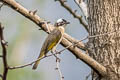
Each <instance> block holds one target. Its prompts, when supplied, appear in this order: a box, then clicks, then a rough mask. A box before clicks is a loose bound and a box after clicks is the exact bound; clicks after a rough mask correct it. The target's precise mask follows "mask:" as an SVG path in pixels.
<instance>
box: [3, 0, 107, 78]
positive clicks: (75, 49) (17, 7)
mask: <svg viewBox="0 0 120 80" xmlns="http://www.w3.org/2000/svg"><path fill="white" fill-rule="evenodd" d="M2 2H4V3H5V4H7V5H8V6H9V7H11V8H12V9H14V10H16V11H17V12H19V13H20V14H22V15H23V16H25V17H26V18H28V19H30V20H31V21H33V22H34V23H36V24H37V25H38V26H39V27H41V28H42V29H43V30H44V31H47V28H46V25H45V24H43V22H44V20H43V19H41V18H40V17H39V16H37V15H36V14H33V12H30V11H28V10H27V9H25V8H24V7H23V6H21V5H20V4H18V3H17V2H16V1H14V0H2ZM48 25H49V27H50V28H51V30H52V29H53V28H54V27H53V25H51V24H48ZM74 42H76V43H77V42H78V40H75V39H74V38H72V37H71V36H69V35H67V34H64V38H63V40H62V42H61V44H62V45H63V46H64V47H67V46H69V45H72V43H74ZM81 44H82V45H81ZM79 46H80V47H81V48H83V50H84V49H85V45H84V44H83V43H82V42H79ZM68 50H69V51H71V52H72V53H73V54H74V55H76V56H77V57H78V58H79V59H81V60H82V61H84V62H85V63H87V64H88V65H89V66H90V67H91V68H93V69H94V70H96V71H97V72H98V73H100V74H101V75H103V76H104V75H105V74H106V68H105V67H104V66H102V65H101V64H99V63H98V62H96V61H95V60H94V59H92V58H91V57H89V56H88V55H86V54H84V53H82V51H81V50H80V49H79V48H78V46H77V47H75V46H70V47H69V48H68Z"/></svg>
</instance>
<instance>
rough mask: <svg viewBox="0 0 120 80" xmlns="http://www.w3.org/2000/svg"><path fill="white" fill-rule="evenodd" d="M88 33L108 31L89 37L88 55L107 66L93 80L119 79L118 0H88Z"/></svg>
mask: <svg viewBox="0 0 120 80" xmlns="http://www.w3.org/2000/svg"><path fill="white" fill-rule="evenodd" d="M88 12H89V20H88V24H89V35H99V34H104V33H110V34H107V35H102V36H99V37H95V38H90V39H89V42H88V43H89V46H88V47H89V48H90V49H91V50H92V51H90V56H92V57H93V58H94V59H95V60H97V61H98V62H99V63H101V64H102V65H103V66H105V67H106V68H107V71H108V75H107V76H105V77H101V76H99V75H98V74H96V73H95V72H93V74H92V76H93V80H120V0H88Z"/></svg>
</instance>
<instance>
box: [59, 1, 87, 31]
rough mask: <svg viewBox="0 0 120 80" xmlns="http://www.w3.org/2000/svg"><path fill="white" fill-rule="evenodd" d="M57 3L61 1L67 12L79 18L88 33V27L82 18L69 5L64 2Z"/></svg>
mask: <svg viewBox="0 0 120 80" xmlns="http://www.w3.org/2000/svg"><path fill="white" fill-rule="evenodd" d="M57 1H59V2H60V4H61V6H63V7H64V8H65V9H66V10H67V11H69V12H70V13H71V14H72V15H73V16H74V17H75V18H77V19H78V20H79V22H80V23H81V24H82V25H83V26H84V28H85V29H86V30H87V31H88V25H87V24H86V23H85V22H84V21H83V19H82V16H78V15H77V14H76V13H75V11H73V10H72V9H71V8H70V7H69V6H68V5H66V4H65V2H64V0H57Z"/></svg>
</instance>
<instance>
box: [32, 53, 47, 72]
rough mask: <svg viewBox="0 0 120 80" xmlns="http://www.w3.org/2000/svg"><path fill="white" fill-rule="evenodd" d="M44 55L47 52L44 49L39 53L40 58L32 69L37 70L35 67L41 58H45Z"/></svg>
mask: <svg viewBox="0 0 120 80" xmlns="http://www.w3.org/2000/svg"><path fill="white" fill-rule="evenodd" d="M44 56H45V52H44V51H41V53H40V55H39V57H38V59H39V60H38V61H36V62H35V64H34V65H33V68H32V69H34V70H35V69H36V68H37V66H38V64H39V63H40V59H41V58H43V57H44Z"/></svg>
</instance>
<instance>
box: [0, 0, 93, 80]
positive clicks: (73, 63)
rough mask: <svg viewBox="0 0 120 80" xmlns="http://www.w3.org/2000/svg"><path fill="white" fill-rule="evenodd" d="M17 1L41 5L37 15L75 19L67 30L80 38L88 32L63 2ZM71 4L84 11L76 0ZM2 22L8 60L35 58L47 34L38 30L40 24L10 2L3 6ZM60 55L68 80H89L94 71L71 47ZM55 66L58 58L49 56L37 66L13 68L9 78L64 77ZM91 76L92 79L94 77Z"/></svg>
mask: <svg viewBox="0 0 120 80" xmlns="http://www.w3.org/2000/svg"><path fill="white" fill-rule="evenodd" d="M17 2H19V3H20V4H21V5H22V6H24V7H25V8H27V9H28V10H32V11H34V10H36V9H37V10H38V11H37V15H39V16H40V17H41V18H43V19H45V20H48V21H51V23H52V24H54V23H55V21H56V20H57V19H59V18H65V19H66V20H67V21H69V22H70V23H71V24H70V25H68V27H66V33H68V34H69V35H71V36H72V37H74V38H76V39H79V40H80V39H83V38H84V37H85V36H87V35H88V34H87V32H86V30H85V29H84V28H83V27H82V25H80V24H79V21H78V20H77V19H75V18H73V16H72V15H71V14H70V13H69V12H68V11H66V10H65V9H64V8H63V7H61V5H60V3H59V2H55V1H54V0H17ZM67 4H68V5H69V6H70V7H71V8H72V9H73V10H76V9H77V10H78V12H77V13H78V14H80V11H79V8H78V6H77V5H76V4H75V3H74V1H73V0H68V2H67ZM0 22H1V23H2V25H4V27H5V29H4V36H5V40H6V41H7V42H8V64H9V65H10V66H18V65H22V64H26V63H29V62H31V61H33V60H35V59H36V58H37V57H38V55H39V52H40V49H41V46H42V44H43V42H44V40H45V38H46V36H47V34H46V33H45V32H44V31H42V30H41V31H40V30H38V29H39V27H38V26H37V25H35V24H34V23H33V22H31V21H30V20H28V19H26V18H25V17H24V16H22V15H21V14H19V13H17V12H16V11H14V10H12V9H11V8H9V7H7V6H3V7H2V9H1V10H0ZM63 48H64V47H62V46H61V45H59V46H58V47H57V49H58V50H61V49H63ZM0 54H1V47H0ZM60 59H61V63H60V68H61V70H62V73H63V75H64V77H65V80H85V78H86V76H87V75H88V74H90V68H89V67H88V66H87V65H86V64H84V63H83V62H82V61H80V60H77V59H76V58H75V56H74V55H72V53H70V52H69V51H68V50H65V51H64V52H63V53H62V54H61V55H60ZM55 68H56V60H55V58H54V57H48V58H45V59H43V60H41V63H40V64H39V67H38V68H37V70H32V66H28V67H25V68H21V69H15V70H9V72H8V80H27V79H28V80H60V79H59V74H58V72H57V71H56V70H55ZM2 71H3V66H2V59H0V73H2ZM0 80H1V79H0ZM88 80H91V77H90V78H89V79H88Z"/></svg>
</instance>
